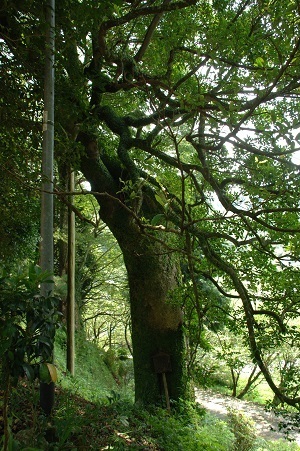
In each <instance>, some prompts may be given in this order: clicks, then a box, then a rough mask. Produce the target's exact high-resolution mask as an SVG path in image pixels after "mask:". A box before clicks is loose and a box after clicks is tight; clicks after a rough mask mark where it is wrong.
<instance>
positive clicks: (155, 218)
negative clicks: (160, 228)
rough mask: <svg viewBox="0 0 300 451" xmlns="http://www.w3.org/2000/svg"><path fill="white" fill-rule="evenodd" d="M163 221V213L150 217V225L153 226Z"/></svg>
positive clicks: (164, 220)
mask: <svg viewBox="0 0 300 451" xmlns="http://www.w3.org/2000/svg"><path fill="white" fill-rule="evenodd" d="M163 222H166V218H165V215H163V214H158V215H155V216H153V218H152V219H151V225H153V226H156V225H159V224H162V223H163Z"/></svg>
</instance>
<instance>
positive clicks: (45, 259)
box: [40, 0, 55, 415]
mask: <svg viewBox="0 0 300 451" xmlns="http://www.w3.org/2000/svg"><path fill="white" fill-rule="evenodd" d="M46 22H47V25H48V26H47V34H46V49H45V80H44V114H43V147H42V197H41V245H40V265H41V268H42V270H44V271H48V272H50V273H51V274H53V260H54V259H53V195H52V194H50V192H51V191H53V161H54V50H55V0H48V2H47V5H46ZM52 289H53V288H52V284H51V283H43V284H42V285H41V295H42V296H48V295H49V294H51V293H52ZM40 404H41V407H42V409H43V411H44V412H45V414H46V415H50V414H51V412H52V409H53V405H54V383H53V382H51V383H50V384H45V383H41V384H40Z"/></svg>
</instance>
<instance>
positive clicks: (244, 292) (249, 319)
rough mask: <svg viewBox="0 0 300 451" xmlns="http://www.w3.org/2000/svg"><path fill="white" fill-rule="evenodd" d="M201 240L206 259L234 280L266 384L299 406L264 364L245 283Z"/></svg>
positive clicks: (250, 338)
mask: <svg viewBox="0 0 300 451" xmlns="http://www.w3.org/2000/svg"><path fill="white" fill-rule="evenodd" d="M199 238H200V242H201V248H202V250H203V252H204V254H205V256H206V258H207V259H208V260H209V261H210V262H211V263H212V264H213V265H214V266H216V267H218V268H219V269H221V270H222V271H224V272H225V273H226V274H227V275H228V276H229V277H230V279H231V280H232V282H233V284H234V287H235V289H236V290H237V292H238V293H239V295H240V298H241V300H242V303H243V307H244V313H245V319H246V324H247V329H248V334H249V345H250V349H251V352H252V356H253V359H254V361H255V362H256V363H257V364H258V366H259V368H260V370H261V372H262V374H263V375H264V377H265V380H266V382H267V383H268V385H269V387H270V388H271V390H272V391H273V392H274V393H275V395H276V396H278V398H279V399H280V400H281V401H282V402H285V403H286V404H288V405H291V406H297V405H298V404H300V397H295V398H290V397H289V396H286V395H284V394H283V393H282V392H281V391H280V389H279V388H278V387H277V385H276V384H275V382H274V380H273V378H272V376H271V374H270V372H269V370H268V368H267V367H266V365H265V364H264V362H263V359H262V355H261V351H260V349H259V346H258V344H257V342H256V337H255V321H254V310H253V308H252V304H251V301H250V298H249V296H248V293H247V290H246V288H245V286H244V285H243V283H242V282H241V281H240V279H239V277H238V275H237V273H236V271H235V269H234V268H233V266H232V265H230V264H229V263H227V262H225V261H224V260H223V259H222V258H221V257H220V256H219V255H218V254H217V253H216V252H215V251H214V250H213V249H212V248H211V246H210V245H209V243H208V242H207V241H206V240H204V239H203V238H202V237H199Z"/></svg>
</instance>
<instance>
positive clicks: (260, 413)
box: [196, 389, 300, 445]
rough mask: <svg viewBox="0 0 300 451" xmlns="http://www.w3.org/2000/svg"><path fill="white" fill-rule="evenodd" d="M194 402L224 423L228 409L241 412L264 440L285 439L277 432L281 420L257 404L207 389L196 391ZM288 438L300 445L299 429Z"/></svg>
mask: <svg viewBox="0 0 300 451" xmlns="http://www.w3.org/2000/svg"><path fill="white" fill-rule="evenodd" d="M196 401H197V402H198V403H199V404H201V405H202V406H203V407H205V409H207V411H208V412H209V413H211V414H213V415H216V416H217V417H218V418H220V419H223V420H224V421H226V416H227V409H228V408H229V407H231V408H233V409H235V410H238V411H241V412H243V413H244V414H245V415H246V416H247V417H249V418H251V419H252V420H253V421H254V423H255V427H256V430H257V435H258V436H260V437H262V438H264V439H267V440H279V439H284V438H285V435H284V432H281V431H279V423H280V421H282V418H280V417H277V416H275V415H274V413H272V412H267V411H266V410H264V407H263V406H261V405H259V404H256V403H253V402H250V401H244V400H240V399H235V398H232V397H231V396H226V395H221V394H218V393H215V392H213V391H212V390H209V389H207V390H204V389H197V390H196ZM289 438H290V439H292V440H295V441H296V443H297V444H298V445H300V429H299V430H298V431H294V432H291V433H290V434H289Z"/></svg>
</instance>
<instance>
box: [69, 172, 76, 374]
mask: <svg viewBox="0 0 300 451" xmlns="http://www.w3.org/2000/svg"><path fill="white" fill-rule="evenodd" d="M74 190H75V173H74V171H72V169H70V171H69V191H70V193H73V192H74ZM73 203H74V196H73V195H72V194H70V196H69V209H68V295H67V370H68V371H69V372H70V374H71V375H72V376H74V374H75V213H74V211H73V209H72V206H73Z"/></svg>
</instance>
